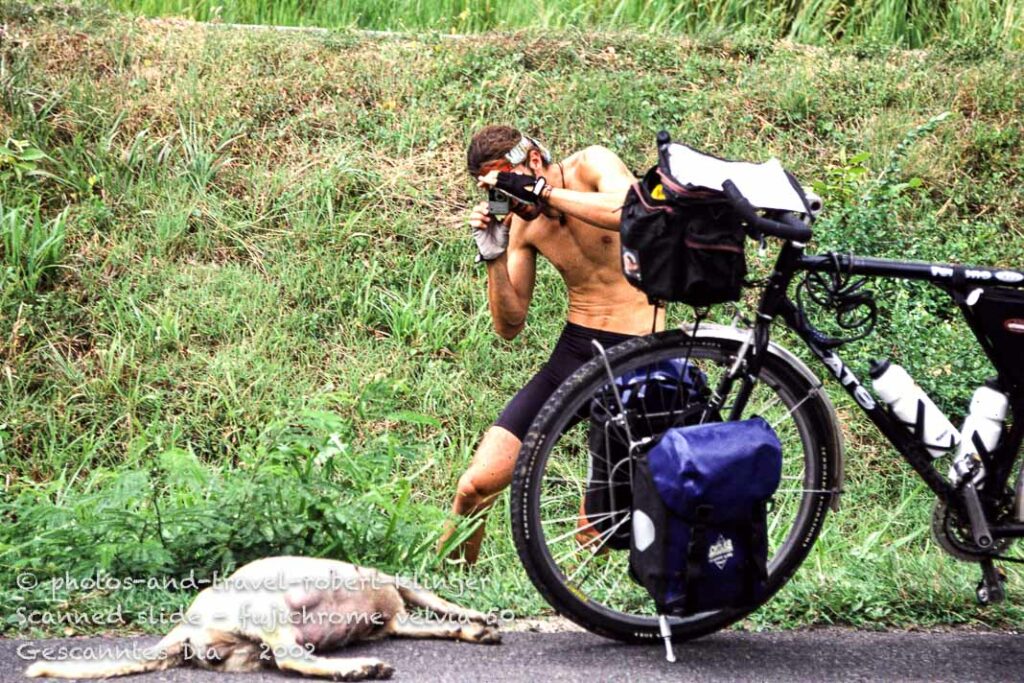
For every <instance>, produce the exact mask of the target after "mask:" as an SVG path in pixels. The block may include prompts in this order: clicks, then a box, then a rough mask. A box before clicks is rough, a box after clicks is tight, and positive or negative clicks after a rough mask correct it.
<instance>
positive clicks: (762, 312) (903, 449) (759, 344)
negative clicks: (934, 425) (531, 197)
mask: <svg viewBox="0 0 1024 683" xmlns="http://www.w3.org/2000/svg"><path fill="white" fill-rule="evenodd" d="M803 251H804V245H802V244H800V243H796V242H785V243H784V246H783V247H782V250H781V252H780V254H779V256H778V259H777V260H776V263H775V268H774V271H773V272H772V274H771V276H769V278H768V281H767V286H766V287H765V290H764V293H763V295H762V297H761V301H760V303H759V305H758V310H757V319H756V321H755V323H754V327H753V332H752V335H751V338H750V341H749V342H748V343H747V344H746V345H745V346H744V347H743V349H742V350H741V352H740V354H739V357H738V358H737V362H736V364H735V365H734V367H733V371H732V372H730V373H728V376H727V377H726V378H724V379H723V383H724V386H720V387H718V390H717V392H716V393H717V394H718V395H719V396H724V395H726V394H728V392H729V390H730V388H731V385H732V383H734V382H735V381H737V380H739V381H740V382H741V386H740V388H739V394H738V396H737V399H736V402H735V403H734V404H733V408H732V410H733V414H732V415H731V416H730V419H738V418H739V416H740V415H741V414H742V411H743V409H744V407H745V403H746V400H747V398H748V397H749V396H750V393H751V391H752V390H753V384H754V380H753V378H755V377H757V375H758V372H759V371H760V365H761V363H762V362H763V361H762V359H763V357H764V354H763V351H764V350H765V348H767V345H768V341H769V335H770V327H771V323H772V321H773V320H775V319H776V318H781V319H782V320H783V322H784V323H785V324H786V326H787V327H789V328H790V329H791V330H793V331H794V332H795V333H796V334H797V335H798V336H799V337H800V339H801V340H802V341H803V343H804V344H805V345H806V346H807V348H809V349H810V350H811V352H812V353H813V354H814V355H815V356H816V357H817V358H818V360H820V361H821V362H822V364H823V365H825V367H826V368H828V370H829V373H830V374H831V375H832V376H833V377H835V378H836V379H837V380H838V381H839V383H840V385H841V386H842V387H843V389H845V390H846V393H847V394H849V395H850V397H851V398H852V399H853V401H854V402H855V403H856V404H857V406H858V407H860V409H861V410H862V411H863V412H864V413H865V414H866V415H867V416H868V418H869V419H870V420H871V422H872V423H874V425H875V426H876V427H877V428H878V430H879V431H880V432H881V433H882V434H883V435H885V437H886V438H887V439H888V440H889V442H890V443H891V444H892V446H893V447H894V448H895V449H896V450H897V451H898V452H899V453H900V455H901V456H902V457H903V459H904V460H906V461H907V463H909V464H910V466H911V467H913V468H914V470H915V471H916V472H917V473H918V475H919V476H920V477H921V479H922V480H924V482H925V483H926V484H927V485H928V487H929V488H930V489H931V490H932V491H933V492H934V493H935V495H936V496H938V498H939V499H941V500H942V501H944V502H946V503H947V505H950V506H952V507H954V509H957V510H959V511H962V512H964V513H967V510H966V507H969V506H970V505H971V500H970V498H971V497H972V496H973V499H974V501H976V503H975V504H978V503H977V501H980V507H981V509H982V510H983V511H984V512H983V515H982V516H983V517H984V518H989V517H990V515H991V514H992V512H993V510H994V508H995V506H996V505H997V504H998V503H999V501H1000V500H1001V499H1002V498H1004V496H1003V493H1004V492H1005V490H1006V484H1007V482H1008V480H1009V477H1010V475H1011V473H1012V472H1011V470H1012V469H1013V465H1014V463H1015V461H1016V455H1017V452H1018V451H1019V449H1020V447H1021V443H1022V441H1024V391H1021V390H1020V389H1019V388H1018V389H1016V390H1015V391H1013V392H1012V393H1011V394H1010V406H1011V411H1012V415H1013V418H1014V419H1013V426H1012V428H1011V429H1010V431H1009V432H1008V434H1007V435H1006V438H1004V439H1003V442H1002V443H1001V444H1000V445H999V447H998V448H996V450H995V451H994V453H992V457H991V460H992V462H991V463H990V464H989V463H986V465H987V466H988V467H987V475H986V476H987V478H986V489H985V490H984V491H983V492H982V495H981V496H978V495H977V494H976V493H973V486H970V487H969V488H970V489H971V492H972V493H971V494H970V495H967V494H965V493H964V491H963V490H960V489H956V488H954V487H953V486H952V484H951V483H950V482H949V481H948V480H947V478H946V477H945V476H944V475H943V474H942V473H940V472H939V471H938V470H937V469H936V468H935V465H934V462H933V459H932V457H931V455H930V454H929V452H928V450H927V449H926V448H925V447H924V445H923V444H922V443H921V442H920V441H918V440H917V439H916V438H914V437H913V435H912V434H911V433H910V432H909V430H907V429H906V428H905V427H904V426H903V425H902V424H901V423H900V422H899V421H898V420H897V419H896V418H895V417H894V416H893V415H892V414H891V413H890V412H889V411H888V410H887V409H886V408H885V406H884V404H882V403H881V402H880V401H878V400H876V399H875V397H874V396H873V395H872V393H871V391H869V390H868V388H867V387H866V386H864V384H862V383H861V381H860V379H859V378H858V377H857V376H856V374H855V373H854V372H853V371H852V370H850V368H849V367H848V366H847V365H846V364H845V363H844V362H843V361H842V359H841V358H840V357H839V355H838V354H837V353H836V352H835V350H833V349H832V348H829V346H828V345H827V344H826V343H825V341H826V338H825V337H823V336H822V335H821V333H819V332H818V331H817V330H815V329H814V328H813V327H812V326H811V325H810V323H809V322H808V321H807V320H806V319H805V317H804V315H803V313H802V312H801V310H800V309H799V307H798V306H797V305H796V304H795V303H794V302H793V301H792V300H791V299H790V298H789V296H788V294H787V291H788V289H789V286H790V285H791V284H792V282H793V279H794V277H795V276H796V274H797V273H800V272H832V273H835V272H841V273H843V274H849V275H864V276H873V277H880V278H885V279H903V280H923V281H926V282H931V283H933V284H935V285H937V286H939V287H940V288H942V289H943V290H945V291H946V292H947V293H948V294H950V295H951V296H954V295H955V294H956V293H957V292H960V291H962V290H963V289H965V288H969V287H970V286H971V285H972V284H974V285H989V284H998V285H999V286H1004V287H1017V288H1024V272H1019V271H1014V270H1006V269H994V268H987V267H963V266H954V265H947V264H936V263H922V262H911V261H896V260H888V259H876V258H863V257H858V256H852V255H851V256H839V257H838V258H837V259H833V258H832V257H826V256H812V255H805V254H804V253H803ZM954 299H955V300H956V302H957V303H958V304H959V306H960V308H961V309H962V310H963V309H964V308H965V305H964V303H963V300H962V297H959V298H958V297H956V296H954ZM965 317H967V320H968V323H969V324H970V325H971V326H972V329H975V326H974V323H973V321H972V320H971V318H970V317H969V316H965ZM985 350H986V353H988V349H987V348H986V349H985ZM744 364H745V368H744ZM744 369H745V372H744ZM741 375H742V376H741ZM964 488H968V487H964ZM976 516H977V515H976ZM988 531H989V532H990V533H991V536H992V537H993V538H1018V537H1024V524H1003V525H999V526H990V527H989V529H988Z"/></svg>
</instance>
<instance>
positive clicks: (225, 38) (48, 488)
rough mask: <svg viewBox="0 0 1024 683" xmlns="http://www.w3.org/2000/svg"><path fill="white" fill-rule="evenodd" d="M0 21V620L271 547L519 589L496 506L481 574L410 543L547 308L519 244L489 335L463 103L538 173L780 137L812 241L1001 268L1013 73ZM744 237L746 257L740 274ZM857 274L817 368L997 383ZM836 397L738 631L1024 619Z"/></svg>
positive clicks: (494, 601) (503, 515)
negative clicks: (823, 488) (680, 145)
mask: <svg viewBox="0 0 1024 683" xmlns="http://www.w3.org/2000/svg"><path fill="white" fill-rule="evenodd" d="M324 6H327V5H326V4H324ZM335 6H340V5H335ZM596 7H600V6H598V5H596ZM805 7H809V5H807V6H805ZM0 23H5V24H6V25H7V30H8V34H7V37H5V40H4V42H3V43H2V44H0V137H2V139H3V140H8V139H10V140H11V141H12V142H10V143H8V144H7V145H6V150H7V151H6V152H4V154H5V155H6V157H5V158H7V159H8V161H7V162H5V163H4V164H2V165H0V197H2V198H3V202H2V204H3V209H2V211H0V230H2V231H3V232H2V236H3V237H2V239H0V267H2V268H3V269H4V270H3V277H4V290H3V298H2V299H0V591H3V592H2V594H0V602H3V604H4V605H5V606H11V607H10V609H6V610H4V611H0V618H2V619H3V620H4V621H3V626H2V627H0V628H3V629H5V630H7V631H17V630H19V629H20V628H21V624H20V622H19V621H18V619H17V615H16V614H15V613H14V608H15V607H16V606H18V605H24V606H27V607H30V608H32V609H50V610H57V611H59V610H67V609H71V608H73V609H76V610H79V609H80V610H83V611H90V608H91V607H94V606H99V607H102V608H104V609H106V608H112V607H114V606H115V605H116V604H118V603H120V602H125V601H127V602H129V603H130V604H131V605H134V606H137V607H139V608H142V607H145V606H146V605H147V604H156V605H158V606H159V607H161V608H163V607H171V608H173V607H174V606H176V605H179V604H180V603H181V602H185V601H187V598H188V595H182V594H180V593H178V594H175V593H172V592H164V591H153V592H136V593H133V594H131V595H127V596H126V595H125V594H123V593H118V594H101V593H95V592H94V593H85V594H81V593H76V594H71V593H67V592H64V593H60V594H58V595H56V596H48V595H47V594H46V593H45V592H43V591H42V590H39V591H37V590H26V589H24V588H20V587H18V586H17V584H16V577H17V575H18V574H19V573H22V572H24V571H25V570H27V569H28V570H34V571H35V572H36V573H38V574H39V576H40V577H41V578H43V579H45V578H47V577H48V576H54V575H59V574H60V573H61V572H62V571H63V569H64V568H71V569H73V571H74V573H75V574H81V575H85V574H88V573H90V572H95V571H100V570H102V571H107V572H119V573H121V574H131V575H154V574H161V575H167V574H170V575H174V574H178V575H180V574H182V573H188V571H191V570H194V571H196V572H197V573H199V574H202V575H203V576H209V575H210V574H211V573H212V572H214V571H224V570H229V569H230V568H231V567H233V566H235V565H237V564H238V563H240V562H243V561H245V560H247V559H250V558H252V557H256V556H260V555H266V554H273V553H283V552H302V553H308V554H321V555H330V556H332V557H338V558H342V559H350V560H353V561H357V562H365V563H368V564H375V565H377V566H380V567H381V568H382V569H385V570H389V571H398V572H406V573H416V572H419V571H428V572H429V577H424V578H428V579H430V578H433V577H436V578H437V579H439V580H447V581H451V582H452V583H457V581H459V580H461V579H463V578H466V577H472V578H473V580H474V581H475V582H476V583H475V584H474V587H473V588H472V590H470V591H468V592H464V593H461V594H460V593H459V592H458V589H457V588H451V589H450V590H449V589H446V590H445V591H444V592H445V594H446V595H448V596H449V597H453V598H456V599H458V600H460V601H461V602H465V603H467V604H470V605H473V606H474V607H478V608H481V609H492V608H494V609H505V608H509V609H514V610H516V611H517V612H518V613H520V614H527V613H537V612H541V611H543V610H544V604H543V603H542V601H541V600H540V599H539V597H538V596H537V594H536V592H535V591H534V590H533V589H532V587H531V586H530V584H529V582H528V580H527V578H526V576H525V574H524V572H523V571H522V569H521V568H520V566H519V563H518V560H517V558H516V554H515V549H514V548H513V546H512V543H511V540H510V537H509V534H508V530H507V524H508V517H507V514H508V511H507V508H506V505H505V503H504V501H499V503H498V506H497V507H496V508H495V510H494V513H493V515H492V516H491V518H490V520H488V527H489V529H490V532H491V533H490V534H489V536H488V540H487V541H486V543H485V545H484V548H483V555H482V561H481V564H480V565H479V566H478V567H477V568H476V569H475V570H474V571H473V573H471V574H468V575H467V574H464V573H462V570H461V569H460V568H459V567H457V566H453V565H448V564H447V563H445V562H443V561H441V560H439V559H438V557H437V556H436V555H434V554H433V552H432V545H433V542H434V541H435V540H436V538H437V537H438V535H439V533H440V530H441V526H442V522H443V520H444V518H445V516H446V513H447V510H448V509H449V505H450V503H451V497H452V495H453V494H454V489H455V484H456V481H457V479H458V476H459V474H460V473H461V472H462V471H463V469H464V468H465V467H466V465H467V463H468V461H469V459H470V457H471V455H472V452H473V449H474V447H475V446H476V443H477V440H478V439H479V436H480V434H481V433H482V431H483V430H484V429H485V428H486V427H487V426H488V425H489V424H490V423H491V421H492V420H493V419H494V418H495V416H496V415H497V414H498V412H499V411H500V410H501V408H502V406H503V405H504V404H505V402H506V401H507V400H508V399H509V398H510V397H511V396H512V395H513V394H514V393H515V392H516V391H517V390H518V389H519V388H520V387H521V386H522V385H523V383H524V382H526V381H527V380H528V379H529V377H530V376H531V375H532V374H533V373H534V372H535V371H536V370H537V369H538V368H539V366H540V365H541V363H542V362H543V360H544V358H545V357H546V354H547V353H549V352H550V348H551V345H552V343H553V341H554V339H555V338H556V336H557V333H558V331H559V329H560V326H561V324H562V322H563V321H564V316H565V292H564V285H563V284H562V281H561V278H560V277H559V275H558V273H557V272H556V271H555V270H554V269H553V268H552V267H550V266H549V265H548V264H546V263H545V262H544V261H543V260H541V263H540V266H539V270H538V280H537V285H536V288H535V297H534V301H533V302H532V304H531V307H530V312H529V320H528V324H527V327H526V330H525V331H524V333H523V335H521V336H520V337H519V338H517V339H516V340H514V341H513V342H504V341H502V340H500V339H499V338H498V337H497V336H496V335H495V334H494V333H493V331H492V330H491V328H490V321H489V316H488V312H487V306H486V301H485V295H484V275H483V272H482V271H481V270H480V269H479V268H478V267H477V266H475V265H474V264H473V258H472V257H473V254H474V253H475V252H474V248H473V245H472V240H471V239H470V238H469V236H468V229H467V227H466V222H465V221H466V216H467V210H468V207H469V206H470V205H471V204H472V203H474V202H475V201H477V200H476V190H475V188H474V187H473V185H472V183H471V181H470V179H469V178H467V177H465V173H464V170H463V168H464V163H465V162H464V156H463V154H464V148H465V144H466V142H467V140H468V138H469V136H470V134H471V132H472V131H473V130H474V129H476V128H477V127H479V126H480V125H482V124H483V123H485V122H493V121H507V122H511V123H513V124H516V125H519V126H522V127H523V128H525V129H526V130H528V131H530V132H531V133H534V134H536V135H538V136H539V137H541V139H543V140H545V142H547V143H548V144H549V145H550V146H551V147H552V149H553V150H554V151H555V153H556V155H558V156H565V155H568V154H569V153H571V152H572V151H575V150H577V149H580V148H582V147H584V146H586V145H589V144H594V143H600V144H604V145H606V146H608V147H611V148H613V149H614V150H615V151H617V152H618V153H619V154H620V155H621V156H622V158H623V159H624V160H625V161H626V163H627V164H628V165H629V166H630V167H631V168H633V169H636V170H642V169H644V168H646V167H647V166H649V165H650V164H651V163H653V161H654V154H653V140H654V135H655V133H656V132H657V130H658V129H659V128H662V127H665V128H668V129H670V130H671V132H672V133H673V136H674V137H675V138H676V139H679V140H684V141H687V142H690V143H691V144H693V145H695V146H696V147H698V148H701V149H706V150H709V151H713V152H715V153H717V154H719V155H721V156H726V157H733V158H749V159H763V158H766V157H768V156H770V155H775V156H778V157H779V158H781V159H783V160H784V163H785V165H786V166H787V167H788V168H790V169H791V170H792V171H793V172H794V173H795V175H796V176H797V177H798V178H800V179H801V181H802V182H804V183H805V184H813V185H814V186H815V187H816V188H817V189H818V190H819V192H820V193H821V194H822V195H823V196H824V198H825V201H826V206H827V210H826V213H825V215H824V216H823V218H822V220H821V221H819V223H818V224H817V230H816V237H815V240H814V242H813V244H812V248H813V249H815V250H817V251H827V250H831V249H835V250H840V251H850V250H853V251H855V252H859V253H864V254H872V255H876V256H881V257H886V256H888V257H897V258H916V259H922V260H934V261H959V262H966V263H992V264H1000V265H1006V266H1014V267H1020V266H1021V264H1024V231H1022V225H1024V199H1022V195H1021V193H1020V192H1019V191H1017V189H1016V188H1018V187H1019V186H1020V183H1021V179H1022V176H1024V158H1022V149H1024V144H1022V143H1024V134H1022V132H1021V128H1020V125H1019V120H1020V114H1019V112H1020V103H1021V101H1022V98H1024V81H1022V73H1024V70H1022V68H1021V66H1022V65H1021V56H1020V54H1017V53H1008V52H1004V51H1001V50H990V49H987V48H984V46H983V45H979V44H975V43H971V42H961V43H957V42H953V43H949V44H945V45H944V46H942V47H937V48H936V49H934V50H929V51H927V52H925V53H901V52H898V51H892V50H888V49H885V50H882V49H879V50H876V49H875V47H874V46H872V45H870V44H857V45H853V46H843V45H840V46H836V47H832V48H829V49H827V50H805V49H790V48H788V47H786V46H782V45H777V44H773V43H770V42H766V41H764V40H761V39H760V38H757V37H754V38H751V37H749V36H748V37H746V38H744V37H743V36H742V35H739V36H734V37H733V39H732V40H729V41H723V40H721V39H720V37H718V38H716V37H710V38H707V39H706V40H702V41H696V42H692V41H690V42H686V43H682V42H680V41H679V40H677V39H675V38H665V37H662V36H658V35H644V34H640V33H629V34H607V35H595V34H581V33H578V32H553V33H535V32H526V33H521V34H517V35H514V36H510V35H503V34H493V33H492V34H488V35H487V36H486V39H481V40H469V41H438V40H436V39H435V38H434V37H431V36H426V37H424V38H423V39H405V40H384V41H376V40H373V39H370V38H367V37H363V36H357V35H352V34H349V33H345V32H332V33H329V34H312V35H310V34H294V33H288V34H278V33H273V34H272V33H269V32H253V31H231V30H208V29H206V28H204V27H202V26H195V25H192V24H182V23H166V24H151V23H148V22H136V21H130V20H126V19H124V18H121V17H118V16H116V15H112V14H110V13H107V12H92V11H83V10H80V9H77V8H76V7H75V6H71V7H65V6H59V7H58V6H53V5H44V6H41V7H37V6H34V5H16V4H6V5H0ZM944 112H949V113H948V114H946V115H945V116H943V113H944ZM14 141H17V142H14ZM32 150H37V151H32ZM769 258H770V254H769V255H768V256H764V257H762V256H760V255H758V254H757V250H756V249H754V248H751V249H750V261H751V266H752V270H753V272H754V274H755V276H756V274H757V273H758V272H761V271H763V269H764V268H766V267H767V265H768V263H769ZM875 289H876V292H877V294H878V301H879V304H880V319H879V328H878V332H877V334H876V335H874V336H872V337H871V338H869V339H867V340H865V341H864V342H862V343H860V344H858V345H856V346H854V347H851V348H849V349H844V350H843V356H844V358H845V359H847V360H848V361H849V362H850V363H851V364H853V365H854V367H855V369H857V370H859V371H861V373H862V374H863V370H864V366H865V365H866V361H867V360H868V359H870V358H874V357H879V356H889V357H892V358H894V359H895V360H896V361H897V362H899V363H901V364H902V365H904V366H905V367H907V368H908V369H909V370H910V371H911V373H912V374H913V375H914V377H915V378H917V379H918V381H919V382H920V383H921V384H922V385H923V386H924V387H925V388H926V389H927V390H928V391H929V392H930V394H931V395H932V397H933V398H935V399H936V401H937V402H938V403H939V404H940V405H941V407H942V408H943V409H944V410H945V411H946V413H947V414H948V415H949V416H950V417H951V418H953V419H954V420H955V421H957V420H959V419H960V418H961V417H962V415H963V413H964V411H965V409H966V406H967V401H968V400H969V397H970V395H971V392H972V391H973V389H974V388H975V387H976V386H977V385H978V384H979V383H980V382H981V381H983V380H984V379H985V377H986V376H987V375H988V374H990V373H991V368H990V367H988V365H987V363H986V361H985V359H984V358H983V357H982V356H981V354H980V353H979V351H978V349H977V347H976V345H974V344H973V343H972V342H971V341H970V337H969V332H968V330H967V329H966V327H965V326H964V324H963V323H962V321H960V320H959V317H958V316H957V315H956V312H955V311H954V310H953V309H952V308H951V306H950V302H949V301H948V300H947V299H946V298H945V295H944V294H943V293H942V292H940V291H938V290H934V289H932V288H928V287H925V286H923V285H910V286H902V285H900V286H896V285H884V286H882V285H879V286H877V287H876V288H875ZM752 296H753V295H752ZM749 303H750V301H747V302H745V303H744V307H743V308H742V310H743V311H745V312H746V313H747V314H748V315H749V308H747V306H748V305H749ZM730 313H731V312H730V311H717V312H716V315H718V316H720V319H722V320H727V319H728V318H729V316H730ZM689 314H690V311H688V310H687V309H685V308H681V307H680V308H678V309H676V308H673V309H672V310H670V321H671V322H679V321H681V320H683V319H685V318H686V317H687V316H688V315H689ZM778 339H779V341H781V342H782V343H786V344H789V342H791V341H792V340H788V339H786V337H784V336H783V335H781V334H780V335H779V337H778ZM809 363H810V364H811V365H812V366H814V367H816V366H815V364H814V362H813V360H810V361H809ZM819 373H821V370H820V368H819ZM832 388H833V389H835V387H832ZM831 393H832V395H833V396H834V397H836V399H837V404H838V408H839V411H840V415H841V418H842V423H843V426H844V430H845V433H846V437H847V444H848V459H847V485H846V493H845V494H844V497H843V507H842V509H841V511H840V512H839V513H838V514H836V515H835V516H834V517H832V518H831V519H829V520H828V523H827V524H826V527H825V531H824V533H823V535H822V539H821V542H820V544H819V546H818V547H817V548H816V549H815V551H814V552H813V553H812V555H811V556H810V559H809V560H808V562H807V564H806V565H805V566H804V568H803V569H801V571H800V572H798V573H797V575H796V577H795V578H794V580H793V581H792V582H791V583H790V584H789V586H787V588H786V589H785V590H784V591H783V592H782V594H781V595H780V596H779V598H778V599H776V600H774V601H773V602H772V603H771V604H769V605H768V606H767V607H766V608H765V609H763V610H761V611H759V613H758V614H757V615H756V616H755V618H754V619H753V621H751V622H748V624H753V625H757V626H762V625H772V626H779V625H792V624H820V623H847V624H858V625H882V624H897V625H904V626H905V625H916V624H925V625H937V624H973V625H983V626H984V625H988V626H1005V625H1018V624H1019V622H1020V617H1021V614H1022V609H1021V606H1022V604H1024V603H1022V599H1024V592H1022V588H1024V587H1022V585H1021V581H1020V575H1019V573H1017V572H1013V571H1011V575H1010V596H1011V602H1010V603H1009V604H1007V605H1004V606H1002V607H999V608H996V609H990V610H987V611H982V610H980V609H978V608H977V607H975V606H974V605H973V587H974V585H975V583H976V581H977V571H976V568H975V567H973V566H968V565H962V564H957V563H955V562H953V561H952V560H950V559H949V558H946V557H944V556H943V555H942V554H941V553H940V551H938V549H937V548H936V546H935V545H934V543H932V542H931V541H930V540H929V539H928V531H927V528H928V516H929V513H930V506H931V500H930V497H929V495H928V491H927V489H925V488H924V487H922V486H921V485H920V483H919V482H918V481H917V480H916V479H914V478H912V477H911V476H908V475H909V473H908V470H907V468H905V467H903V466H902V465H901V464H900V462H899V461H898V460H897V457H896V455H895V453H893V452H892V450H891V448H889V447H888V445H887V444H886V443H885V442H884V441H883V440H882V439H881V438H880V437H879V436H878V435H877V433H876V432H875V431H874V430H873V428H872V427H871V425H870V424H868V423H867V422H866V421H865V420H864V419H863V418H862V417H861V416H860V414H859V413H858V412H857V410H856V407H855V406H853V405H852V404H850V403H849V402H848V401H846V400H845V398H843V397H842V395H841V392H840V391H836V390H833V391H832V392H831ZM468 529H469V526H468V525H467V526H464V527H463V529H462V533H467V532H468ZM124 623H125V624H126V625H127V626H129V627H132V628H141V629H152V630H164V625H160V624H157V625H152V624H148V623H144V622H142V621H141V620H131V619H129V620H127V621H126V622H124ZM96 628H98V627H96ZM85 629H86V627H82V630H85ZM40 630H42V631H46V632H48V633H53V632H59V631H60V627H50V628H42V629H40Z"/></svg>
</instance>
